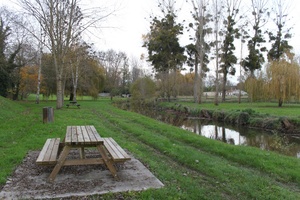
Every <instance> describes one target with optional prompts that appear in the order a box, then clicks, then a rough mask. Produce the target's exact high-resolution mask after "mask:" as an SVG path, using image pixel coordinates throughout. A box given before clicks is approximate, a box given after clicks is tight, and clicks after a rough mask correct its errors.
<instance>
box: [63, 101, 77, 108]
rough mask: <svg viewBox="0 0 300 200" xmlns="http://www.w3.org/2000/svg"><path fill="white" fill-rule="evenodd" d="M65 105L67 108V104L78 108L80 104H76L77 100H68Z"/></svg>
mask: <svg viewBox="0 0 300 200" xmlns="http://www.w3.org/2000/svg"><path fill="white" fill-rule="evenodd" d="M66 106H67V108H69V106H77V108H80V104H78V103H77V101H69V104H67V105H66Z"/></svg>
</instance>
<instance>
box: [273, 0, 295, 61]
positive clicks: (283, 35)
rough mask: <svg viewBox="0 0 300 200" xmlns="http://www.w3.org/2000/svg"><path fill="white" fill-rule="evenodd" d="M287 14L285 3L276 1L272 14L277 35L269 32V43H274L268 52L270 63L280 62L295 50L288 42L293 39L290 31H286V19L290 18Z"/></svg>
mask: <svg viewBox="0 0 300 200" xmlns="http://www.w3.org/2000/svg"><path fill="white" fill-rule="evenodd" d="M287 13H288V11H287V9H286V8H285V6H284V2H283V1H281V0H279V1H276V3H275V7H274V8H273V12H272V14H274V15H275V17H274V18H273V21H274V22H275V25H276V28H277V33H276V34H274V33H273V32H271V31H268V34H269V42H272V47H271V49H270V50H269V52H268V60H269V61H273V60H277V61H278V60H279V59H280V57H282V55H284V53H286V52H287V53H290V50H291V49H292V48H293V47H292V46H290V45H289V43H288V41H287V40H288V39H290V38H291V34H290V33H289V31H290V29H284V28H285V26H286V18H287V16H288V14H287Z"/></svg>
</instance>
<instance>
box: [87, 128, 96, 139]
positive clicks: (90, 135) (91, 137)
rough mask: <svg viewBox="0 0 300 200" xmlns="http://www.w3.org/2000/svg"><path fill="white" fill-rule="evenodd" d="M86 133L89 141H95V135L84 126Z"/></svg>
mask: <svg viewBox="0 0 300 200" xmlns="http://www.w3.org/2000/svg"><path fill="white" fill-rule="evenodd" d="M86 131H87V132H88V135H89V138H90V140H91V141H97V139H96V137H95V134H94V133H93V131H92V130H91V128H90V126H86Z"/></svg>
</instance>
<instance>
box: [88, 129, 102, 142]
mask: <svg viewBox="0 0 300 200" xmlns="http://www.w3.org/2000/svg"><path fill="white" fill-rule="evenodd" d="M90 128H91V130H92V132H93V133H94V136H95V138H96V139H97V141H103V139H102V138H101V136H100V134H99V133H98V132H97V130H96V128H95V127H94V126H90Z"/></svg>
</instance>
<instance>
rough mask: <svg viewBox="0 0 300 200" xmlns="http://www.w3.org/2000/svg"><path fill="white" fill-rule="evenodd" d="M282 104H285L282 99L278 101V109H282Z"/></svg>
mask: <svg viewBox="0 0 300 200" xmlns="http://www.w3.org/2000/svg"><path fill="white" fill-rule="evenodd" d="M282 104H283V100H282V98H281V97H280V98H279V100H278V107H282Z"/></svg>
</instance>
